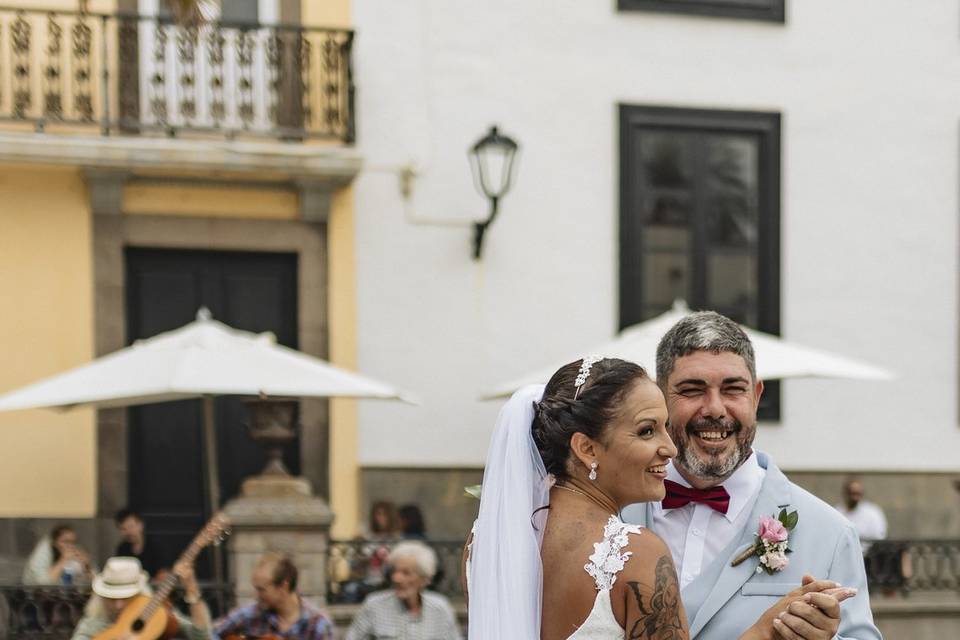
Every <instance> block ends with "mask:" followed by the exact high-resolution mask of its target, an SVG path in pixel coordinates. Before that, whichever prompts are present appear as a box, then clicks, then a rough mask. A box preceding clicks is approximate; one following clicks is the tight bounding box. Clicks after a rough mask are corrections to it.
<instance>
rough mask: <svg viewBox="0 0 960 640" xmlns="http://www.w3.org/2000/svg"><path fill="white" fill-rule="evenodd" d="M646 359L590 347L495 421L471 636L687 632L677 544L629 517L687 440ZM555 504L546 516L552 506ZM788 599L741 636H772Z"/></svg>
mask: <svg viewBox="0 0 960 640" xmlns="http://www.w3.org/2000/svg"><path fill="white" fill-rule="evenodd" d="M666 422H667V409H666V404H665V403H664V399H663V394H662V393H661V391H660V389H659V388H658V387H657V385H656V384H655V383H654V382H653V381H652V380H651V379H650V378H649V376H647V374H646V372H645V371H644V370H643V368H642V367H640V366H639V365H636V364H634V363H632V362H627V361H624V360H619V359H615V358H599V357H589V358H584V359H583V360H578V361H575V362H572V363H570V364H567V365H565V366H563V367H561V368H560V369H559V370H558V371H557V372H556V373H555V374H554V375H553V377H552V378H551V379H550V381H549V382H548V383H547V385H546V387H545V388H544V387H543V386H542V385H531V386H528V387H525V388H523V389H521V390H519V391H518V392H517V393H515V394H514V395H513V397H512V398H511V399H510V400H509V401H508V402H507V404H506V405H505V406H504V408H503V409H502V410H501V412H500V415H499V417H498V419H497V426H496V429H495V431H494V435H493V439H492V441H491V444H490V450H489V452H488V454H487V463H486V467H485V470H484V477H483V489H482V493H481V501H480V515H479V517H478V519H477V523H476V524H475V525H474V531H473V533H472V535H471V539H470V541H469V544H468V559H467V567H466V577H467V588H468V596H469V601H468V602H469V633H468V636H469V637H470V638H471V640H478V639H482V640H493V639H511V640H513V639H517V640H527V639H531V640H533V639H536V638H540V639H541V640H614V639H622V638H630V639H644V640H687V639H688V635H689V634H688V631H687V616H686V614H685V612H684V609H683V603H682V601H681V599H680V590H679V586H678V583H677V576H676V570H675V568H674V565H673V560H672V558H671V555H670V550H669V549H668V548H667V546H666V545H665V544H664V542H663V541H662V540H661V539H660V538H658V537H657V536H656V535H655V534H654V533H653V532H651V531H649V530H647V529H643V528H641V527H640V526H637V525H630V524H625V523H624V522H622V521H621V520H620V517H619V512H620V510H621V509H622V508H623V507H625V506H626V505H628V504H632V503H635V502H647V501H652V500H661V499H663V497H664V493H665V490H664V485H663V480H664V478H665V477H666V473H665V465H666V464H667V462H669V460H670V458H672V457H673V456H674V455H675V454H676V452H677V450H676V447H675V446H674V444H673V442H672V441H671V440H670V436H669V435H667V431H666ZM548 514H549V517H548ZM830 586H835V585H833V584H832V583H831V584H828V583H826V582H823V583H821V582H815V583H812V584H810V585H807V586H805V587H803V588H802V589H797V590H795V591H794V592H791V594H788V595H787V596H785V597H784V598H783V599H782V600H781V601H779V602H778V603H777V604H776V605H775V606H774V607H772V608H771V609H770V610H768V611H767V613H765V614H764V616H763V617H761V619H760V620H758V621H757V623H756V624H754V626H753V627H751V628H750V629H748V630H747V632H746V633H745V634H744V635H743V636H741V640H754V639H757V640H759V639H767V638H772V637H777V636H776V634H773V631H772V625H773V618H774V617H775V616H776V615H777V614H778V613H779V612H781V611H783V610H784V609H785V608H786V607H787V606H788V605H789V604H790V602H792V601H793V600H795V599H797V598H799V597H801V596H802V595H803V594H804V593H807V592H809V591H814V590H825V589H827V588H828V587H830Z"/></svg>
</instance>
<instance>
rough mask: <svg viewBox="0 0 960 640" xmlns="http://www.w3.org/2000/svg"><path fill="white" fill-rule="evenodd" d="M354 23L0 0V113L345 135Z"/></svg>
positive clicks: (106, 126) (144, 125)
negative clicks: (190, 23) (250, 19)
mask: <svg viewBox="0 0 960 640" xmlns="http://www.w3.org/2000/svg"><path fill="white" fill-rule="evenodd" d="M352 44H353V32H352V31H349V30H343V29H325V28H313V27H301V26H295V25H266V24H252V23H226V22H219V23H208V24H203V25H200V26H195V27H184V26H180V25H178V24H174V23H173V22H171V21H170V20H169V19H165V18H160V17H147V16H139V15H130V14H122V13H117V14H102V13H93V12H70V11H60V10H51V11H41V10H36V9H19V8H9V7H0V121H8V122H14V123H22V124H24V125H26V126H29V127H32V128H35V129H37V130H46V131H52V130H54V129H55V128H57V129H58V130H59V129H62V130H64V131H74V130H78V129H79V130H83V129H89V128H99V130H100V132H101V133H102V134H103V135H111V134H116V133H122V134H141V135H143V134H149V133H155V134H163V135H170V136H172V135H178V134H179V135H185V134H214V135H218V136H226V137H228V138H232V137H235V136H266V137H273V138H280V139H288V140H290V139H292V140H301V139H305V138H323V139H330V140H339V141H342V142H352V141H353V136H354V108H353V76H352V70H351V48H352Z"/></svg>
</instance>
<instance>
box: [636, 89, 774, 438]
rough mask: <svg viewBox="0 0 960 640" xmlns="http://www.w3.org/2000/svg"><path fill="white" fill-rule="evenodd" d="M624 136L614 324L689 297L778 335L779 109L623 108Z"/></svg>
mask: <svg viewBox="0 0 960 640" xmlns="http://www.w3.org/2000/svg"><path fill="white" fill-rule="evenodd" d="M620 136H621V148H620V154H621V167H620V171H621V186H620V202H621V205H620V206H621V211H620V326H621V328H624V327H627V326H630V325H632V324H636V323H637V322H642V321H643V320H648V319H650V318H653V317H655V316H657V315H659V314H661V313H664V312H665V311H667V310H669V309H670V308H671V306H672V305H673V302H674V301H675V300H685V301H686V302H687V304H688V305H689V306H690V307H691V308H693V309H713V310H716V311H718V312H720V313H723V314H724V315H726V316H729V317H730V318H733V319H734V320H736V321H737V322H740V323H741V324H744V325H747V326H750V327H754V328H757V329H760V330H761V331H766V332H769V333H774V334H777V333H779V330H780V287H779V277H780V276H779V273H780V268H779V261H780V249H779V229H780V115H779V114H777V113H767V112H739V111H708V110H700V109H673V108H664V107H643V106H630V105H622V106H621V109H620ZM764 395H765V397H764V401H763V404H762V407H761V417H762V418H763V419H777V418H778V417H779V404H780V402H779V387H778V385H777V383H776V382H771V383H768V384H767V390H766V392H765V394H764Z"/></svg>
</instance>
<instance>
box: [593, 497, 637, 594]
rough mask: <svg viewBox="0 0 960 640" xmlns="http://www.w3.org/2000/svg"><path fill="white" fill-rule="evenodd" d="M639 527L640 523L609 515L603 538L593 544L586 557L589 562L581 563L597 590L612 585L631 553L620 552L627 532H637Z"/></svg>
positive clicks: (625, 540) (605, 588)
mask: <svg viewBox="0 0 960 640" xmlns="http://www.w3.org/2000/svg"><path fill="white" fill-rule="evenodd" d="M640 529H641V527H640V525H637V524H627V523H626V522H623V521H622V520H620V518H618V517H617V516H610V519H609V520H607V524H606V525H605V526H604V527H603V540H601V541H600V542H595V543H594V544H593V554H592V555H591V556H590V557H589V558H588V560H589V562H587V564H585V565H583V568H584V569H586V570H587V573H589V574H590V575H591V576H592V577H593V579H594V581H595V582H596V583H597V591H603V590H607V591H609V590H610V588H611V587H613V583H614V582H616V581H617V574H618V573H620V572H621V571H622V570H623V565H624V564H626V562H627V560H629V559H630V556H631V555H633V552H631V551H626V552H623V553H621V551H622V549H623V548H624V547H625V546H627V543H628V542H629V539H628V538H627V534H630V533H637V534H639V533H640Z"/></svg>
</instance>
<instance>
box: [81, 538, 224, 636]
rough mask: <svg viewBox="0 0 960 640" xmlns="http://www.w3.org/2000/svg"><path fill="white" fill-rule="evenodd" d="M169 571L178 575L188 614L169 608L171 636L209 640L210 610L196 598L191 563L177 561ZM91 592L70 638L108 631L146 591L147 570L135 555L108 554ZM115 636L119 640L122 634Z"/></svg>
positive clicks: (96, 634)
mask: <svg viewBox="0 0 960 640" xmlns="http://www.w3.org/2000/svg"><path fill="white" fill-rule="evenodd" d="M173 572H174V573H175V574H176V575H177V576H178V577H179V578H180V584H181V585H182V586H183V589H184V592H185V596H184V601H185V602H187V603H188V604H189V605H190V617H189V618H187V617H186V616H184V615H183V614H181V613H180V612H179V611H177V610H176V609H174V610H173V611H172V614H173V616H174V618H175V619H176V623H177V630H176V632H175V633H174V635H173V636H172V637H173V638H180V639H182V640H210V638H211V637H212V636H211V635H210V611H209V610H208V609H207V605H206V604H205V603H204V602H203V600H201V599H200V589H199V587H198V586H197V579H196V577H195V576H194V573H193V563H192V562H186V561H180V562H178V563H177V564H175V565H174V567H173ZM93 593H94V595H93V597H92V598H91V599H90V602H88V603H87V607H86V611H85V615H84V617H83V618H82V619H81V620H80V623H79V624H78V625H77V628H76V630H74V632H73V637H72V638H71V640H93V639H94V638H95V637H97V636H99V635H100V634H102V633H105V632H108V631H109V629H110V628H111V627H112V626H113V625H114V623H115V622H116V621H117V619H118V618H119V617H120V615H121V613H122V612H123V610H124V608H125V607H126V606H127V605H128V604H129V603H130V602H132V601H133V600H134V598H136V597H137V596H139V595H146V596H149V595H150V589H149V587H148V586H147V574H146V573H145V572H144V571H143V567H141V565H140V561H139V560H137V559H136V558H132V557H123V556H117V557H113V558H110V559H108V560H107V563H106V564H105V565H104V567H103V571H102V572H101V573H100V574H99V575H98V576H96V577H95V578H94V580H93ZM125 635H128V636H130V634H125ZM115 637H116V638H117V640H122V639H123V637H124V636H123V635H117V636H115ZM130 637H136V636H130Z"/></svg>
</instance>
